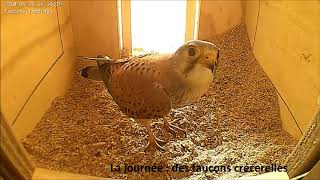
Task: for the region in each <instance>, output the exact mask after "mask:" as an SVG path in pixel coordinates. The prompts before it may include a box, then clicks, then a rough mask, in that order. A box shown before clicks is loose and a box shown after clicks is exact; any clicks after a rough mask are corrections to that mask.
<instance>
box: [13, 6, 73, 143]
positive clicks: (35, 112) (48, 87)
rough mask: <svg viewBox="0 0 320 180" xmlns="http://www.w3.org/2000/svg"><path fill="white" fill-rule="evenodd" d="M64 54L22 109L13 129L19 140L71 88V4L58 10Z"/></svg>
mask: <svg viewBox="0 0 320 180" xmlns="http://www.w3.org/2000/svg"><path fill="white" fill-rule="evenodd" d="M58 12H59V22H60V27H61V35H62V42H63V46H64V54H63V55H62V56H61V57H60V59H59V60H58V61H57V63H56V64H55V65H54V66H53V67H52V69H51V70H50V71H49V72H48V74H47V75H46V76H45V77H44V78H43V80H42V82H41V84H40V85H39V86H38V87H37V89H36V90H35V92H34V93H33V94H32V96H31V98H30V99H29V101H28V102H27V103H26V105H25V107H24V108H23V109H22V111H21V113H20V115H19V117H18V118H17V120H16V122H15V123H14V124H13V126H12V128H13V131H14V132H15V134H16V136H17V138H18V139H22V138H24V137H25V136H26V135H27V134H28V133H30V132H31V131H32V130H33V128H34V127H35V125H36V123H37V122H38V121H39V120H40V119H41V117H42V116H43V114H44V113H45V112H46V111H47V110H48V108H49V107H50V106H51V102H52V100H53V99H54V98H56V97H57V96H62V95H63V94H64V93H65V91H66V89H68V87H69V86H70V81H71V75H72V72H73V70H74V60H75V58H74V47H73V35H72V25H71V18H70V12H69V2H67V1H64V4H63V6H61V7H59V8H58Z"/></svg>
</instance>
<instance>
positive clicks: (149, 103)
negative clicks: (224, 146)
mask: <svg viewBox="0 0 320 180" xmlns="http://www.w3.org/2000/svg"><path fill="white" fill-rule="evenodd" d="M79 57H81V58H84V59H90V60H96V61H97V65H98V66H89V67H86V68H84V69H83V70H82V71H81V75H82V76H83V77H85V78H89V79H95V80H102V81H103V82H104V84H105V85H106V87H107V89H108V91H109V93H110V94H111V96H112V97H113V99H114V101H115V102H116V103H117V104H118V106H119V108H120V110H121V111H122V112H123V113H124V114H126V115H127V116H128V117H131V118H133V119H135V121H137V122H138V123H140V124H142V125H143V126H144V127H145V128H146V129H147V130H148V134H149V142H148V145H147V146H146V150H147V151H148V150H151V149H154V148H157V149H161V150H163V148H162V145H163V144H164V143H165V142H164V141H163V140H161V139H158V138H156V137H155V136H154V134H153V133H152V132H151V129H150V121H151V120H152V119H156V118H163V120H164V123H163V127H164V128H165V129H167V130H168V131H169V132H171V133H176V132H178V131H182V132H184V131H183V130H182V129H181V128H179V127H176V126H173V125H171V124H170V123H169V122H168V118H167V117H166V116H167V115H168V114H169V112H170V110H171V108H178V107H183V106H186V105H188V104H190V103H192V102H194V101H195V100H197V99H199V98H200V97H201V96H202V95H203V94H204V93H205V92H206V91H207V90H208V89H209V87H210V84H211V82H212V81H213V78H214V74H215V71H216V68H217V63H218V58H219V51H218V48H217V47H216V46H215V45H214V44H213V43H210V42H206V41H200V40H193V41H189V42H187V43H185V44H183V45H182V46H181V47H179V48H178V49H177V50H176V51H175V52H174V53H171V54H158V55H156V54H149V55H143V56H137V57H132V58H127V59H118V60H113V59H110V58H108V57H102V56H99V57H97V58H90V57H83V56H79Z"/></svg>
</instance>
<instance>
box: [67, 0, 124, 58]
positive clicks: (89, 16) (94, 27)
mask: <svg viewBox="0 0 320 180" xmlns="http://www.w3.org/2000/svg"><path fill="white" fill-rule="evenodd" d="M70 5H71V18H72V27H73V33H74V38H75V39H74V40H75V47H76V54H77V55H85V56H97V55H99V54H100V55H108V56H110V57H112V58H118V57H119V55H120V45H119V33H118V14H117V1H71V2H70Z"/></svg>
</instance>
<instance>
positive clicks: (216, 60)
mask: <svg viewBox="0 0 320 180" xmlns="http://www.w3.org/2000/svg"><path fill="white" fill-rule="evenodd" d="M218 59H219V51H218V53H217V57H216V59H215V61H214V62H213V63H210V64H208V65H207V66H208V68H209V69H211V72H212V73H214V71H215V69H217V65H218Z"/></svg>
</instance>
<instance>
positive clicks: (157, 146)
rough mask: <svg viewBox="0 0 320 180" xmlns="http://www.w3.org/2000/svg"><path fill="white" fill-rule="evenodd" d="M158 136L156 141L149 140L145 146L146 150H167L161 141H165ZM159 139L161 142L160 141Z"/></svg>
mask: <svg viewBox="0 0 320 180" xmlns="http://www.w3.org/2000/svg"><path fill="white" fill-rule="evenodd" d="M159 140H160V139H158V138H156V141H153V142H152V141H151V142H148V144H147V146H146V148H145V150H144V151H145V152H155V150H161V151H165V149H164V148H163V147H162V146H161V145H160V143H165V142H164V141H162V140H160V141H159ZM158 141H159V142H160V143H158Z"/></svg>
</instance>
